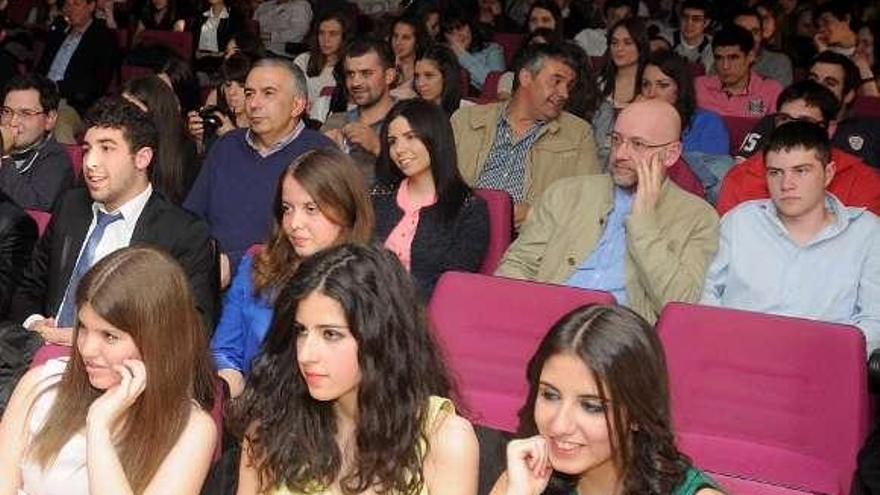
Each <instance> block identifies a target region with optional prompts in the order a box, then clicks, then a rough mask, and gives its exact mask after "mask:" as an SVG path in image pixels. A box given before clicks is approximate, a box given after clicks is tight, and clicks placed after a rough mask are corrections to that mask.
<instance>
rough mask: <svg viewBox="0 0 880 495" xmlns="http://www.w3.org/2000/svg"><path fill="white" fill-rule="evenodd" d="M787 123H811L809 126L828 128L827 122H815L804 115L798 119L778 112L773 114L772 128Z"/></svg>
mask: <svg viewBox="0 0 880 495" xmlns="http://www.w3.org/2000/svg"><path fill="white" fill-rule="evenodd" d="M788 122H809V123H811V124H816V125H818V126H819V127H822V128H825V127H828V122H825V121H822V120H816V119H814V118H812V117H807V116H805V115H804V116H800V117H796V116H794V115H789V114H787V113H783V112H779V113H774V114H773V124H774V127H779V126H781V125H782V124H785V123H788Z"/></svg>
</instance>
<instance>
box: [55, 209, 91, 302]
mask: <svg viewBox="0 0 880 495" xmlns="http://www.w3.org/2000/svg"><path fill="white" fill-rule="evenodd" d="M74 207H75V208H76V210H75V211H74V212H72V214H71V215H69V216H67V217H66V218H65V219H64V226H65V229H64V231H63V232H64V233H63V237H62V239H61V258H60V260H61V263H60V266H61V276H62V279H61V280H63V281H64V283H63V284H62V285H63V286H64V287H65V288H66V287H67V281H68V280H70V274H71V273H73V267H74V265H76V259H77V258H78V257H79V252H80V250H81V249H82V246H83V243H84V242H85V240H86V236H87V235H88V233H89V226H90V225H91V224H92V217H93V216H94V213H93V212H92V199H91V197H90V196H89V195H88V193H87V192H84V194H83V195H82V196H81V198H80V201H78V202H77V203H76V204H75V205H74ZM62 290H64V289H62ZM62 296H63V294H62Z"/></svg>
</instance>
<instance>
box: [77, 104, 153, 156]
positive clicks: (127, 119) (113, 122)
mask: <svg viewBox="0 0 880 495" xmlns="http://www.w3.org/2000/svg"><path fill="white" fill-rule="evenodd" d="M85 127H86V129H88V128H91V127H103V128H108V127H109V128H112V129H119V130H121V131H122V137H123V138H125V142H126V143H128V147H129V149H130V150H131V151H132V152H136V151H137V150H139V149H141V148H152V149H153V151H154V152H155V151H156V149H157V147H158V146H159V132H158V131H157V130H156V126H155V124H153V121H152V120H150V116H149V115H147V114H146V113H145V112H144V111H143V110H141V109H140V108H138V107H137V106H136V105H135V104H134V103H132V102H130V101H128V100H126V99H125V98H123V97H121V96H105V97H104V98H101V99H100V100H98V101H97V102H96V103H95V104H94V105H92V107H91V108H90V109H89V111H88V112H86V118H85Z"/></svg>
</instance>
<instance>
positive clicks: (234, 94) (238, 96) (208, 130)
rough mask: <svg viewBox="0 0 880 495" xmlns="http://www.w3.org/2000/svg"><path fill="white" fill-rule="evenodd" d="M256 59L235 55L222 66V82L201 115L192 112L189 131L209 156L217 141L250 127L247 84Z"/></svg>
mask: <svg viewBox="0 0 880 495" xmlns="http://www.w3.org/2000/svg"><path fill="white" fill-rule="evenodd" d="M252 65H253V60H252V59H251V58H250V57H249V56H247V55H244V54H242V53H235V54H233V55H231V56H229V58H227V59H226V60H224V61H223V65H221V66H220V76H221V82H220V85H219V86H217V89H216V90H214V91H213V92H212V93H211V94H210V95H209V96H208V98H207V101H206V102H205V103H206V105H205V106H204V107H202V109H201V110H200V111H198V112H195V111H193V112H189V114H188V115H187V128H188V129H189V133H190V135H191V136H192V137H193V139H195V141H196V144H197V145H198V148H199V153H206V152H207V151H208V149H210V148H211V145H212V144H214V141H216V140H217V138H219V137H220V136H222V135H224V134H226V133H227V132H229V131H231V130H233V129H238V128H242V127H247V126H248V125H250V122H249V121H248V117H247V113H246V112H245V106H244V83H245V81H246V80H247V75H248V72H250V70H251V66H252Z"/></svg>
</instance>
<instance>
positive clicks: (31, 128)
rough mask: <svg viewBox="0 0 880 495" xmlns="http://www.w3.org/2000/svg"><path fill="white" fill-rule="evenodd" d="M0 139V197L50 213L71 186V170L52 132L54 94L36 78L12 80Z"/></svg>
mask: <svg viewBox="0 0 880 495" xmlns="http://www.w3.org/2000/svg"><path fill="white" fill-rule="evenodd" d="M3 94H4V96H3V108H2V109H0V133H2V135H3V153H2V156H3V157H2V161H0V191H3V192H4V193H6V195H7V196H9V197H10V198H12V200H13V201H15V202H16V203H17V204H18V205H19V206H21V207H22V208H33V209H36V210H42V211H51V210H52V206H53V205H54V204H55V200H56V199H58V196H60V195H61V193H63V192H64V191H65V190H67V189H68V188H70V187H71V186H72V185H73V167H72V165H71V163H70V157H69V156H68V154H67V151H66V150H65V149H64V147H63V146H62V145H61V144H59V143H58V141H56V140H55V137H54V136H53V135H52V130H53V129H54V128H55V122H56V119H57V118H58V101H59V95H58V88H57V86H56V85H55V83H54V82H52V81H50V80H49V79H48V78H46V77H45V76H41V75H39V74H37V73H29V74H24V75H18V76H15V77H14V78H12V80H10V81H9V83H8V84H7V85H6V88H5V89H4V92H3Z"/></svg>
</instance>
